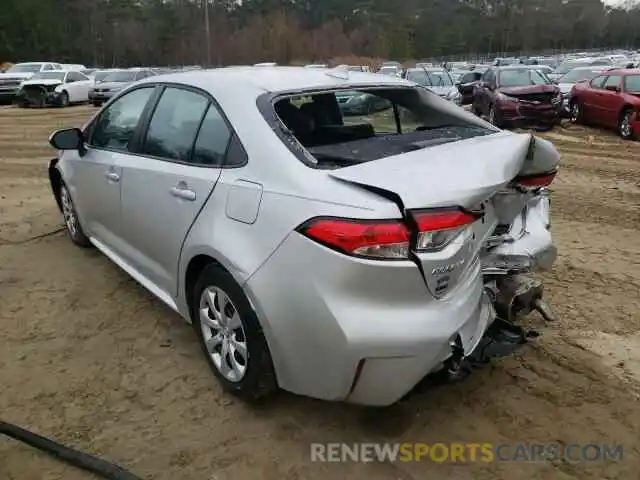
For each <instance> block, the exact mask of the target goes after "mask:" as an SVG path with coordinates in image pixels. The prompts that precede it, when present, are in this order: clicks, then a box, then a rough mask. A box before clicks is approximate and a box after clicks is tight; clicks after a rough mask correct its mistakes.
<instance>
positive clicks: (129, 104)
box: [63, 87, 154, 254]
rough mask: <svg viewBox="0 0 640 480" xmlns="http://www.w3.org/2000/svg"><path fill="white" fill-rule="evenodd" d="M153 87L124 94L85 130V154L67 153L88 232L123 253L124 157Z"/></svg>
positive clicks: (69, 181)
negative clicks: (121, 192) (121, 193)
mask: <svg viewBox="0 0 640 480" xmlns="http://www.w3.org/2000/svg"><path fill="white" fill-rule="evenodd" d="M153 92H154V88H153V87H146V88H139V89H136V90H132V91H130V92H127V93H126V94H125V95H123V96H122V97H120V98H118V99H117V100H115V101H114V102H113V103H112V104H111V105H109V106H108V107H107V108H106V109H104V110H103V111H102V112H100V114H99V115H98V116H97V117H95V119H94V120H93V121H92V122H91V123H90V124H89V126H88V127H87V129H85V138H86V146H85V151H84V153H80V152H75V151H74V152H65V154H64V155H65V163H67V164H69V166H70V168H69V171H68V172H67V171H65V172H64V173H63V175H64V178H65V182H67V185H68V186H69V188H70V191H71V195H72V198H73V199H74V202H75V204H76V209H77V211H78V214H79V216H80V219H81V221H82V225H83V228H84V229H85V231H86V233H87V234H88V235H89V236H90V237H93V238H94V239H96V240H98V241H99V242H101V243H102V244H103V245H104V246H106V247H107V248H109V249H110V250H112V251H114V252H115V253H118V254H121V252H122V240H121V235H122V229H121V227H122V224H121V218H120V189H121V180H122V167H121V163H122V162H123V159H125V158H127V157H128V155H129V152H130V145H131V144H132V143H133V142H134V140H135V135H136V133H137V131H138V126H139V124H140V123H141V122H140V120H141V118H142V115H143V112H144V111H145V108H146V107H147V104H148V103H149V100H150V99H151V97H152V95H153Z"/></svg>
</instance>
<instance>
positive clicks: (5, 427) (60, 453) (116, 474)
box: [0, 421, 141, 480]
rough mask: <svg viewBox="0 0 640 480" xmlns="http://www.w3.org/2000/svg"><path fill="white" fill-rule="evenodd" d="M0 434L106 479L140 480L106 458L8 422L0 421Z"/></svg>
mask: <svg viewBox="0 0 640 480" xmlns="http://www.w3.org/2000/svg"><path fill="white" fill-rule="evenodd" d="M0 434H4V435H7V436H8V437H11V438H15V439H16V440H19V441H20V442H23V443H26V444H27V445H31V446H32V447H35V448H37V449H38V450H42V451H43V452H45V453H48V454H49V455H51V456H53V457H55V458H57V459H59V460H62V461H63V462H66V463H68V464H70V465H73V466H74V467H77V468H80V469H82V470H86V471H88V472H91V473H94V474H95V475H98V476H100V477H102V478H106V479H107V480H141V479H140V477H137V476H136V475H134V474H133V473H130V472H127V471H126V470H123V469H122V468H120V467H118V466H117V465H114V464H112V463H109V462H107V461H106V460H102V459H101V458H98V457H94V456H93V455H89V454H88V453H83V452H79V451H78V450H73V449H72V448H69V447H65V446H64V445H60V444H59V443H57V442H54V441H53V440H49V439H48V438H45V437H41V436H40V435H37V434H35V433H32V432H29V431H28V430H25V429H23V428H20V427H18V426H16V425H12V424H10V423H6V422H3V421H0Z"/></svg>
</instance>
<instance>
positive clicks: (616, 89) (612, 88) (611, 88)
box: [604, 85, 620, 92]
mask: <svg viewBox="0 0 640 480" xmlns="http://www.w3.org/2000/svg"><path fill="white" fill-rule="evenodd" d="M604 89H605V90H609V91H610V92H619V91H620V87H619V86H617V85H607V86H606V87H604Z"/></svg>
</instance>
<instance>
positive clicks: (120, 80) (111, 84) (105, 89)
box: [89, 68, 156, 107]
mask: <svg viewBox="0 0 640 480" xmlns="http://www.w3.org/2000/svg"><path fill="white" fill-rule="evenodd" d="M154 75H156V74H155V72H154V71H153V70H152V69H150V68H131V69H128V70H116V71H113V72H111V73H109V74H108V75H106V76H105V77H104V78H103V79H102V81H101V82H96V83H95V85H94V86H93V87H92V88H91V89H90V90H89V102H91V103H92V104H93V105H94V106H95V107H99V106H101V105H102V104H103V103H104V102H106V101H107V100H109V99H110V98H111V97H113V96H114V95H115V94H116V93H118V92H119V91H120V90H122V89H124V88H126V87H128V86H129V85H131V84H132V83H134V82H137V81H138V80H142V79H143V78H147V77H151V76H154Z"/></svg>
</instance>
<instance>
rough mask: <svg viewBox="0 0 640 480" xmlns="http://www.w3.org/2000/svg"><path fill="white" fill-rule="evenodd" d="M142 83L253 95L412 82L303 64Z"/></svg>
mask: <svg viewBox="0 0 640 480" xmlns="http://www.w3.org/2000/svg"><path fill="white" fill-rule="evenodd" d="M142 82H144V83H152V82H169V83H179V84H184V85H192V86H194V87H199V88H202V89H203V90H206V91H209V92H211V93H213V94H214V96H215V95H216V93H218V92H219V93H222V92H224V91H230V90H240V91H242V92H243V94H245V95H249V94H251V95H253V96H254V97H257V96H259V95H261V94H263V93H278V92H289V91H300V90H314V89H331V88H349V87H350V86H359V87H366V86H369V85H371V86H387V87H393V86H413V84H412V83H411V82H408V81H406V80H403V79H401V78H397V77H386V76H383V75H377V74H374V73H367V72H354V71H346V70H340V71H334V70H328V71H327V70H324V69H314V68H304V67H226V68H217V69H212V70H197V71H187V72H177V73H170V74H166V75H158V76H155V77H150V78H147V79H144V80H143V81H142Z"/></svg>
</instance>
